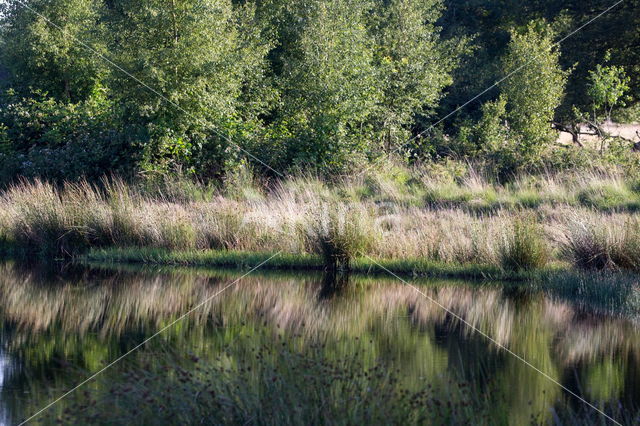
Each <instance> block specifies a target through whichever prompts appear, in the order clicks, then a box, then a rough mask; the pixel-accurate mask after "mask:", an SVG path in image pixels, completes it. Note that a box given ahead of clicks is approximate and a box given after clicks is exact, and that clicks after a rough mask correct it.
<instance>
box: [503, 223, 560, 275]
mask: <svg viewBox="0 0 640 426" xmlns="http://www.w3.org/2000/svg"><path fill="white" fill-rule="evenodd" d="M499 257H500V264H501V265H502V267H503V268H504V269H507V270H511V271H521V270H524V271H529V270H532V269H536V268H542V267H544V266H545V265H546V264H547V262H548V260H549V248H548V246H547V243H546V241H545V239H544V235H543V233H542V231H541V229H540V226H539V225H538V224H536V223H535V222H532V221H531V220H530V219H529V220H527V219H518V220H516V221H514V222H513V224H512V225H511V229H509V230H508V231H507V233H505V235H504V237H503V240H502V244H501V245H500V248H499Z"/></svg>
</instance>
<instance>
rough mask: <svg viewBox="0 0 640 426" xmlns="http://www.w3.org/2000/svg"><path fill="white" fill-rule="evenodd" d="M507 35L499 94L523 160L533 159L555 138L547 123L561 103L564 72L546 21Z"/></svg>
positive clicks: (565, 76)
mask: <svg viewBox="0 0 640 426" xmlns="http://www.w3.org/2000/svg"><path fill="white" fill-rule="evenodd" d="M511 37H512V39H511V42H510V43H509V47H508V50H507V53H506V55H505V57H504V59H503V73H504V75H505V76H508V77H509V78H508V79H507V80H505V82H504V83H503V84H502V90H501V93H502V94H503V95H504V96H505V98H506V101H507V117H508V121H509V127H510V129H511V134H512V137H514V138H515V139H516V140H517V144H518V151H519V152H520V154H521V155H522V157H523V161H525V162H526V161H537V159H538V158H537V157H538V156H539V154H540V153H541V151H542V150H543V149H544V148H545V146H546V145H547V144H548V143H549V142H550V141H552V140H554V139H555V137H556V133H555V131H554V130H553V129H552V127H551V123H552V121H553V118H554V115H555V111H556V108H558V106H559V105H560V104H561V102H562V98H563V96H564V88H565V84H566V80H567V75H568V72H565V71H563V70H562V69H561V68H560V65H559V59H560V53H559V51H558V50H557V49H556V47H555V45H554V42H553V33H552V32H551V30H550V28H549V27H548V26H547V25H546V24H544V23H542V24H540V23H535V22H534V23H531V24H529V25H528V26H527V27H526V28H525V29H524V30H523V31H520V32H518V31H512V34H511Z"/></svg>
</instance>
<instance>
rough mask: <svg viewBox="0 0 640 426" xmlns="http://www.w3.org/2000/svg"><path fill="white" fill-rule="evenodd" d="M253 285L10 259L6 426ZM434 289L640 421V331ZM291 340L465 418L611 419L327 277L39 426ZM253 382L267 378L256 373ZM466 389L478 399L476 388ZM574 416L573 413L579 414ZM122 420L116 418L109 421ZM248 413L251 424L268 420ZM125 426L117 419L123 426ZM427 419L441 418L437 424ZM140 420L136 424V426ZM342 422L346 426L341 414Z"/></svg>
mask: <svg viewBox="0 0 640 426" xmlns="http://www.w3.org/2000/svg"><path fill="white" fill-rule="evenodd" d="M237 276H238V274H237V273H233V272H225V271H211V270H169V269H164V270H157V271H152V270H107V269H102V268H97V267H96V268H81V267H78V266H73V267H59V266H58V267H51V268H46V269H43V268H35V267H30V268H25V267H23V266H19V265H16V264H13V263H6V264H2V265H1V266H0V318H1V320H2V334H1V336H0V340H1V346H0V411H1V412H2V415H1V417H0V419H1V420H2V423H3V424H15V423H19V422H20V421H22V420H24V419H25V418H28V417H29V416H31V415H32V414H34V413H35V412H37V411H38V410H39V409H41V408H42V407H44V406H45V405H47V404H48V403H49V402H50V401H52V400H54V399H55V398H57V397H59V396H60V395H62V394H63V393H64V392H65V391H66V390H68V389H70V388H72V387H73V386H74V385H76V384H77V383H79V382H81V381H82V380H83V379H84V378H86V377H88V376H90V375H91V373H92V372H95V371H98V370H99V369H100V368H102V367H103V366H104V365H106V364H107V363H109V362H111V361H112V360H114V359H116V358H117V357H118V356H119V355H121V354H123V353H125V352H126V351H127V350H129V349H131V348H133V347H134V346H135V345H136V344H138V343H139V342H141V341H142V340H144V338H145V337H146V336H150V335H152V334H153V333H155V332H156V331H158V330H159V329H161V328H162V327H163V326H165V325H167V324H169V323H170V322H171V321H172V320H173V319H175V318H177V317H179V316H180V315H181V314H182V313H184V312H186V311H188V310H189V309H190V308H191V307H192V306H194V305H196V304H198V303H199V302H200V301H202V300H205V299H206V298H207V297H210V296H212V295H213V294H215V293H216V292H218V291H219V290H220V289H221V288H222V287H224V286H225V285H226V284H228V283H230V282H233V280H234V279H235V278H236V277H237ZM420 285H421V286H422V287H421V288H422V289H423V291H424V292H425V293H426V294H428V295H429V296H430V297H433V298H434V299H435V300H437V301H438V302H439V303H440V304H442V305H444V306H446V307H447V308H448V309H449V310H451V311H453V312H455V313H456V314H457V315H459V316H461V317H462V318H464V319H465V320H466V321H468V322H469V323H471V324H473V325H474V326H475V327H477V328H478V329H480V330H482V331H483V332H484V333H486V334H488V335H490V336H492V337H493V338H494V339H495V340H496V341H498V342H499V343H500V344H502V345H504V346H505V347H508V348H509V349H510V350H511V351H513V352H515V353H517V354H520V355H521V356H523V357H524V358H526V359H527V360H528V361H529V362H531V364H533V365H535V366H536V367H537V368H539V369H540V370H542V371H544V372H545V373H546V374H548V375H549V376H550V377H552V378H553V379H554V380H556V381H558V382H560V383H562V384H563V385H564V386H566V387H567V388H569V389H571V390H572V391H573V392H576V393H577V394H579V395H582V396H583V397H584V398H586V399H587V400H588V401H590V402H592V403H593V404H594V405H596V406H598V407H602V408H603V409H605V410H607V412H609V413H610V414H611V415H613V416H616V417H617V420H619V421H621V422H623V423H632V422H633V421H634V414H633V413H634V412H635V411H634V410H635V407H636V406H637V403H638V402H640V368H639V366H640V335H639V333H638V328H637V326H636V325H635V324H633V323H632V322H630V321H627V320H624V319H620V318H611V317H609V318H607V317H602V316H597V315H594V314H591V313H589V312H587V311H585V310H584V309H582V308H581V309H578V308H576V307H575V306H572V304H570V303H568V302H566V301H564V302H563V301H559V300H553V299H551V298H549V297H545V296H543V295H542V294H539V293H532V292H528V291H524V290H521V289H518V288H516V287H508V286H507V287H505V286H501V285H498V284H493V285H479V284H477V283H475V284H474V283H465V282H452V281H431V282H422V283H420ZM252 345H253V346H252ZM280 345H281V346H282V347H286V348H287V351H289V352H287V353H295V354H296V356H298V357H302V358H304V357H307V356H313V357H317V356H319V355H321V356H322V357H323V358H324V359H330V360H334V361H335V362H336V365H341V366H343V367H344V368H345V369H349V368H352V369H363V370H366V369H367V368H371V367H372V366H374V365H382V366H384V369H385V372H390V373H389V374H390V375H392V379H390V380H389V381H388V382H385V386H386V388H389V392H391V393H393V391H394V389H393V388H394V387H398V388H400V387H402V388H403V389H408V390H411V391H417V390H419V389H423V388H425V387H428V388H429V389H430V392H432V394H433V395H434V396H436V397H437V399H438V400H439V401H442V402H443V403H445V404H446V403H447V402H451V401H454V402H455V401H456V400H461V399H462V398H469V399H470V400H471V401H473V404H475V405H473V407H474V408H473V410H476V411H477V415H478V416H477V417H472V418H471V420H469V418H468V417H467V418H466V419H467V420H464V422H467V421H471V422H473V423H485V424H530V423H531V422H534V423H553V422H554V421H557V420H558V419H559V418H562V419H566V418H571V419H573V421H575V422H576V423H579V424H580V423H582V422H583V420H584V422H587V421H589V422H591V423H595V422H600V424H607V423H606V422H604V419H603V418H602V417H600V415H599V414H598V413H597V412H595V410H593V409H591V408H588V407H586V406H585V405H584V404H583V403H581V402H580V401H578V400H577V399H576V398H574V397H572V396H571V395H569V394H568V393H567V392H565V391H563V390H562V388H561V387H559V386H558V385H557V384H554V383H553V382H552V381H550V380H548V379H547V378H545V377H544V376H543V375H541V374H540V373H538V372H536V371H535V370H533V369H532V368H530V367H528V366H526V365H525V364H523V363H522V362H521V361H520V360H518V359H516V358H515V357H513V356H512V355H510V354H508V353H506V352H505V351H503V350H500V349H499V348H498V347H497V346H496V345H494V344H492V343H491V342H489V341H487V340H486V339H485V338H484V337H482V336H481V335H479V334H478V333H476V332H474V331H472V330H471V329H469V327H467V326H465V325H464V324H461V323H460V322H459V321H458V320H457V319H456V318H454V317H452V316H451V315H448V314H447V313H446V312H445V311H444V310H443V309H442V308H440V307H438V306H437V305H436V304H433V303H431V302H430V301H429V300H427V299H426V298H425V297H424V296H422V295H420V294H418V293H417V292H416V291H415V290H413V289H411V288H410V287H407V286H404V285H403V284H402V283H400V282H398V281H394V280H391V279H384V278H376V279H370V278H367V279H364V278H351V280H350V281H349V282H348V283H347V284H346V285H345V286H337V287H336V286H334V287H329V286H327V282H326V281H325V280H324V279H323V277H322V276H320V275H308V276H307V275H299V274H298V275H293V274H291V275H279V274H258V273H255V274H252V275H250V276H248V277H246V278H244V279H243V280H242V281H240V282H238V284H237V285H234V286H233V287H231V288H229V289H228V290H226V291H224V292H223V293H221V294H220V295H219V296H217V297H215V298H214V299H213V300H212V301H211V302H210V303H207V304H206V305H205V306H203V307H202V308H200V309H198V310H196V311H195V312H193V313H192V314H191V315H189V317H188V318H186V319H185V320H184V321H181V322H179V323H178V324H176V325H175V326H173V327H171V328H170V329H168V330H167V331H166V332H163V333H162V334H161V335H160V336H159V337H157V338H156V339H154V340H153V342H152V343H150V344H148V345H146V346H145V347H143V348H141V350H139V351H136V352H135V353H134V354H132V355H130V356H129V357H127V359H126V360H125V361H123V362H122V363H120V364H118V365H117V366H115V367H114V368H111V369H109V370H108V371H107V372H106V373H105V374H103V375H101V376H100V378H99V379H98V380H95V381H92V382H91V383H89V384H87V385H86V386H85V387H83V388H82V389H80V390H78V391H77V392H74V394H73V395H72V396H70V397H69V398H65V399H63V400H62V401H60V402H59V403H56V404H55V405H54V406H53V407H51V408H50V409H48V410H47V411H45V412H43V413H42V415H41V416H40V417H39V419H40V420H41V421H44V422H45V423H53V422H54V421H55V420H56V418H57V417H58V416H60V415H62V414H63V413H64V412H65V410H66V409H70V410H71V411H73V410H76V409H77V407H74V404H75V403H78V399H79V398H81V397H82V396H83V395H86V394H90V393H97V394H101V392H102V394H103V393H104V392H103V391H104V390H105V389H108V388H109V386H112V385H113V383H123V380H124V381H126V378H123V376H122V374H123V372H124V371H135V370H136V369H138V368H139V369H142V370H144V369H146V368H148V365H147V364H148V363H149V360H150V359H152V360H153V362H156V361H157V360H158V359H162V358H164V357H167V356H169V355H168V354H170V356H171V357H173V358H172V359H174V358H175V357H179V356H180V355H181V354H182V355H183V356H184V357H185V358H188V357H196V356H197V358H198V359H199V360H200V361H199V363H200V364H203V363H204V364H206V363H207V362H209V360H211V362H212V363H215V362H218V363H220V362H223V361H220V355H221V353H229V351H232V352H233V351H235V352H233V357H234V362H236V363H237V365H242V362H244V361H245V360H243V359H242V358H243V357H246V358H247V360H248V359H249V358H251V359H254V355H255V353H254V352H252V351H253V350H254V349H255V347H269V348H274V347H276V346H277V347H280ZM225 351H226V352H225ZM283 359H284V358H282V357H274V358H272V362H273V363H278V362H279V363H280V364H281V365H276V366H275V367H276V369H277V370H278V371H280V372H282V371H283V370H286V369H287V368H288V364H287V363H286V362H285V361H282V360H283ZM287 359H288V358H287ZM224 362H228V359H227V361H224ZM287 362H288V361H287ZM216 365H217V364H216ZM291 365H293V363H292V364H291ZM272 367H273V366H272ZM270 368H271V367H270ZM292 368H293V367H292ZM314 371H315V370H314ZM243 374H244V376H242V377H250V374H253V373H249V369H247V372H245V373H243ZM300 374H304V371H303V372H301V373H300ZM314 374H315V373H314ZM385 374H386V373H385ZM296 377H299V376H296ZM385 377H386V376H385ZM389 377H391V376H389ZM241 379H242V378H241ZM312 379H313V378H310V379H305V380H312ZM136 380H139V379H136ZM167 380H168V379H167ZM213 380H216V379H215V377H214V378H213ZM242 380H244V379H242ZM247 380H248V379H247ZM273 380H274V382H275V381H276V378H275V377H274V379H273ZM385 380H386V379H385ZM298 385H299V384H298ZM329 385H330V384H329ZM252 386H253V385H252ZM252 386H249V387H248V389H253V387H252ZM260 386H263V385H262V384H256V385H255V387H260ZM302 386H304V384H303V385H302ZM460 386H462V387H464V388H465V389H464V390H462V391H460ZM452 388H455V389H454V391H452ZM309 389H310V392H311V390H312V389H313V385H312V383H311V381H310V382H309ZM178 391H179V390H176V392H178ZM172 392H173V391H172ZM465 392H466V393H467V394H466V395H467V396H464V395H465V394H464V393H465ZM469 393H470V395H468V394H469ZM283 398H284V397H283ZM287 398H288V397H287ZM432 399H433V400H434V401H435V400H436V398H432ZM145 401H146V400H145ZM149 401H151V400H149ZM136 404H137V403H136ZM154 404H157V402H155V400H154V401H151V402H144V405H145V406H146V408H149V409H156V408H157V407H155V406H154ZM438 404H439V402H438ZM147 405H148V406H147ZM462 405H464V404H462ZM96 407H97V408H92V410H97V411H98V412H99V411H100V409H101V408H100V405H99V404H98V405H97V406H96ZM612 407H613V408H612ZM105 410H106V408H105ZM328 412H330V411H328ZM569 412H570V413H573V414H571V416H572V417H566V416H565V415H564V414H563V413H569ZM108 414H109V413H102V418H103V419H104V418H105V416H106V417H107V418H108ZM474 414H475V413H474ZM331 415H333V416H335V415H336V413H332V414H331ZM247 416H248V417H247V419H246V420H247V424H251V423H260V422H261V421H259V420H262V422H265V419H258V418H256V416H255V415H253V416H249V415H247ZM462 418H463V417H455V418H452V417H447V419H446V420H443V422H455V421H456V420H455V419H459V421H460V422H463V420H460V419H462ZM118 419H120V418H116V417H114V418H113V419H112V420H113V422H114V423H120V420H118ZM452 419H453V420H452ZM304 420H305V419H301V420H300V421H301V422H303V421H304ZM307 420H310V419H307ZM412 421H415V422H416V423H431V422H433V418H431V419H430V420H425V419H421V418H416V419H413V420H412ZM122 422H123V423H125V421H124V420H122ZM130 422H131V419H130V418H129V420H127V421H126V423H130ZM159 422H160V421H159ZM266 422H268V421H266ZM294 422H295V421H294ZM205 423H206V422H205ZM330 423H341V422H340V421H339V419H337V418H334V419H333V421H331V422H330Z"/></svg>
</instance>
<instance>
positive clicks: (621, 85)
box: [587, 64, 631, 121]
mask: <svg viewBox="0 0 640 426" xmlns="http://www.w3.org/2000/svg"><path fill="white" fill-rule="evenodd" d="M630 81H631V79H630V78H629V77H627V73H626V72H625V70H624V68H623V67H619V66H616V65H605V66H602V65H600V64H598V65H597V66H596V69H595V70H593V71H591V72H589V84H588V89H587V93H588V94H589V96H590V98H591V100H592V103H593V115H594V118H595V117H598V116H604V119H605V120H607V121H611V112H612V111H613V109H614V108H615V107H618V106H624V97H625V95H626V94H627V92H628V91H629V82H630Z"/></svg>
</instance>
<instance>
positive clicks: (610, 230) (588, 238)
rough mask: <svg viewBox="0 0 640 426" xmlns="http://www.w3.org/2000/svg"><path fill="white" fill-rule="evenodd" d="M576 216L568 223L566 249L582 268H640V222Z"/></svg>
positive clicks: (635, 219)
mask: <svg viewBox="0 0 640 426" xmlns="http://www.w3.org/2000/svg"><path fill="white" fill-rule="evenodd" d="M598 219H599V218H598V217H593V215H592V216H591V217H590V218H587V219H574V220H573V221H571V222H570V223H569V225H568V226H567V232H566V235H565V238H564V244H563V251H564V253H565V255H566V256H567V257H568V258H569V259H570V260H571V261H572V262H573V264H574V265H575V266H576V267H578V268H582V269H597V270H603V269H613V270H630V271H639V270H640V221H639V220H638V218H637V217H620V216H610V217H608V218H607V219H608V220H607V221H599V220H598Z"/></svg>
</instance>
